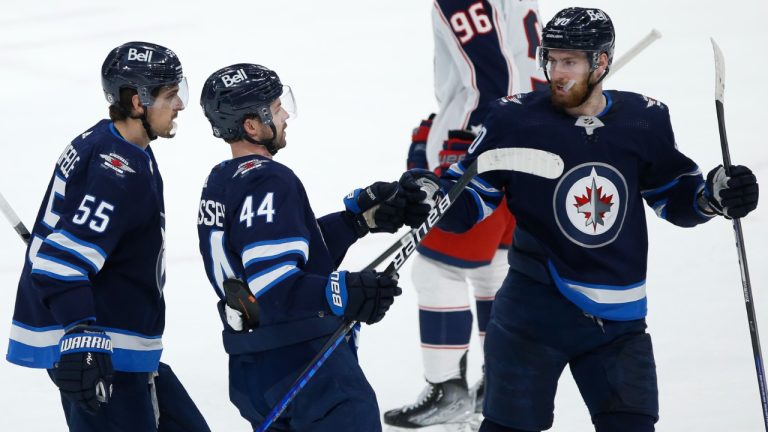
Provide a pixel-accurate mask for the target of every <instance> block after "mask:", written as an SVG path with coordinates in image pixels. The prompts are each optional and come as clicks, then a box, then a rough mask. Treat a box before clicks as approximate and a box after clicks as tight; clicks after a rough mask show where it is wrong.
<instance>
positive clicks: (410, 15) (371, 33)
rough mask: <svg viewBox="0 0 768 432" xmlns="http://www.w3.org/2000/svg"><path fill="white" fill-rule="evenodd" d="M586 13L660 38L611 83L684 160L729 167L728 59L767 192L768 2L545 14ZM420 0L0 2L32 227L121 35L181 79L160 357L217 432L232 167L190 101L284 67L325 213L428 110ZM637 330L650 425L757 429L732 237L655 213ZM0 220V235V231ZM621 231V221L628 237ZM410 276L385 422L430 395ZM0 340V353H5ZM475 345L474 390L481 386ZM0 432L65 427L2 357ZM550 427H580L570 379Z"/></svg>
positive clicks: (28, 374)
mask: <svg viewBox="0 0 768 432" xmlns="http://www.w3.org/2000/svg"><path fill="white" fill-rule="evenodd" d="M574 4H576V5H581V6H597V7H601V8H603V9H604V10H605V11H606V12H608V14H609V15H610V16H611V17H612V18H613V20H614V22H615V25H616V27H617V29H618V41H617V53H618V54H620V53H621V52H623V51H624V50H626V49H627V48H628V47H629V46H630V45H631V44H633V43H634V42H635V41H636V40H639V39H640V38H642V37H643V36H644V35H645V34H647V32H648V31H650V29H651V28H653V27H655V28H658V29H659V30H660V31H661V32H662V33H663V34H664V37H663V38H662V39H661V40H660V41H658V42H656V43H655V44H653V45H652V46H651V47H650V48H648V49H647V50H646V51H645V52H643V53H642V54H641V55H640V56H639V57H637V58H636V59H635V60H634V61H633V62H632V63H630V64H629V65H627V66H626V68H625V69H624V70H622V71H621V72H620V73H619V74H618V75H617V76H616V77H614V78H612V80H611V81H610V82H609V83H608V84H607V88H618V89H622V90H631V91H636V92H639V93H643V94H646V95H649V96H651V97H654V98H657V99H659V100H661V101H663V102H665V103H667V104H668V105H669V106H670V107H671V113H672V121H673V125H674V127H675V131H676V134H677V141H678V144H679V146H680V148H681V149H682V150H683V151H684V152H685V153H686V154H688V155H689V156H691V157H692V158H693V159H694V160H696V161H697V162H698V163H699V164H700V166H701V167H702V169H703V170H705V172H706V171H707V170H709V169H710V168H711V167H712V166H714V165H715V164H717V163H719V161H720V160H721V156H720V146H719V141H718V136H717V125H716V119H715V110H714V103H713V101H714V65H713V55H712V48H711V46H710V43H709V37H710V36H712V37H714V38H715V39H716V40H717V41H718V43H719V44H720V46H721V47H722V49H723V51H724V52H725V56H726V70H727V77H726V91H725V100H726V106H725V108H726V109H725V111H726V118H727V122H728V132H729V138H730V143H731V153H732V158H733V161H734V162H735V163H741V164H748V165H749V166H750V167H751V168H753V169H754V170H755V171H756V173H757V175H758V177H759V178H760V179H762V181H763V182H766V179H768V148H766V145H767V144H768V143H766V141H767V140H766V138H765V133H764V131H765V128H766V124H765V123H764V122H765V102H766V100H768V90H766V85H765V76H766V73H767V72H768V60H766V55H765V52H764V48H765V42H766V41H768V26H766V24H765V17H766V16H768V4H767V3H766V2H764V1H760V0H744V1H740V2H730V3H729V2H715V1H712V0H707V1H693V0H677V1H674V2H672V1H661V0H648V1H644V2H629V1H622V2H617V1H608V0H595V1H593V2H589V3H587V2H583V1H575V2H566V1H562V0H542V2H541V13H542V17H543V19H544V20H547V19H548V18H549V17H551V16H552V15H553V14H554V13H555V12H556V11H557V10H559V9H561V8H563V7H566V6H571V5H574ZM430 7H431V5H430V2H427V1H424V0H421V1H417V0H391V1H379V2H374V1H370V0H362V1H336V0H332V1H328V2H317V1H309V0H303V1H299V0H295V1H269V2H268V1H261V0H259V1H248V2H246V1H237V0H231V1H227V2H181V1H151V2H150V1H145V0H139V1H131V2H122V3H117V2H104V1H86V0H70V1H66V2H61V1H50V0H45V1H42V0H41V1H33V2H21V1H15V0H14V1H12V0H7V1H4V2H3V4H2V6H0V11H1V12H0V94H1V95H2V98H0V134H1V136H2V137H3V143H2V147H1V148H2V157H0V190H1V191H2V193H3V194H4V195H5V196H6V197H7V199H8V200H9V202H10V203H11V204H12V205H13V206H14V208H15V209H16V211H17V212H18V214H19V215H20V216H21V218H22V220H23V221H25V222H26V223H27V224H31V222H32V221H33V219H34V217H35V215H36V214H37V211H38V207H39V204H40V199H41V197H42V194H43V192H44V190H45V187H46V185H47V182H48V181H49V177H50V174H51V169H52V167H53V164H54V163H55V161H56V159H57V158H58V156H59V153H60V152H61V150H62V149H63V147H64V146H65V145H66V143H67V142H69V140H71V139H72V137H74V136H75V135H76V134H78V133H80V132H82V131H84V130H85V129H86V128H88V127H90V126H91V125H92V124H94V123H95V122H96V121H97V120H98V119H100V118H103V117H105V116H106V103H105V101H104V99H103V96H102V93H101V89H100V82H99V74H98V71H99V68H100V66H101V62H102V61H103V59H104V56H105V55H106V53H107V52H108V51H109V50H110V49H111V48H113V47H115V46H117V45H119V44H121V43H124V42H127V41H129V40H147V41H152V42H156V43H160V44H163V45H166V46H168V47H171V48H172V49H173V50H175V51H176V53H177V54H178V55H179V56H180V58H181V60H182V62H183V64H184V70H185V74H186V75H187V76H188V79H189V82H190V86H191V104H190V107H189V108H188V109H187V110H186V111H185V112H183V113H182V114H181V116H180V118H179V124H180V131H179V135H178V136H177V138H176V139H174V140H172V141H166V140H159V141H158V142H156V143H155V144H153V148H154V150H155V153H156V155H157V158H158V161H159V163H160V167H161V169H162V173H163V176H164V179H165V190H166V212H167V244H168V283H167V285H166V290H165V293H166V296H167V304H168V314H167V328H166V334H165V347H166V349H165V352H164V354H163V359H164V360H165V361H166V362H168V363H170V364H171V365H172V366H173V368H174V370H175V371H176V372H177V374H178V375H179V376H180V377H181V379H182V380H183V382H184V384H185V385H186V387H187V389H188V390H189V392H190V393H191V395H192V397H193V398H194V399H195V400H196V401H197V403H198V405H199V407H200V409H201V410H202V412H203V413H204V414H205V416H206V417H207V419H208V421H209V423H210V425H211V427H212V428H213V430H214V431H245V430H248V426H247V424H246V423H245V422H244V421H243V420H242V419H241V418H240V416H239V414H238V412H237V410H236V409H235V408H234V407H233V406H232V405H231V404H230V402H229V400H228V396H227V384H226V376H227V371H226V356H225V354H224V352H223V349H222V347H221V342H220V333H219V332H220V323H219V320H218V317H217V315H216V312H215V308H214V302H215V296H214V294H213V291H212V289H211V288H210V286H209V285H208V282H207V280H206V278H205V275H204V272H203V268H202V266H201V260H200V258H199V255H198V253H197V236H196V231H195V218H196V214H197V204H198V198H199V194H200V188H201V186H202V183H203V179H204V178H205V176H206V174H207V172H208V171H209V169H210V167H211V166H212V165H213V164H214V163H216V162H218V161H219V160H222V159H225V158H227V157H228V149H227V146H226V145H225V144H224V143H223V142H221V141H217V140H216V139H214V137H213V136H212V135H211V133H210V128H209V126H208V124H207V122H206V120H205V119H204V117H203V115H202V113H201V110H200V108H199V105H198V103H197V100H198V97H199V93H200V89H201V86H202V82H203V80H204V79H205V78H206V77H207V76H208V74H210V73H211V72H212V71H214V70H216V69H218V68H220V67H222V66H225V65H229V64H232V63H235V62H255V63H261V64H264V65H267V66H269V67H271V68H273V69H276V70H277V71H278V72H279V74H280V76H281V78H282V79H283V81H284V82H285V83H286V84H290V85H291V86H292V87H293V89H294V93H295V94H296V96H297V99H298V104H299V113H300V115H299V117H298V119H296V120H295V121H293V122H291V124H290V127H289V129H288V137H289V146H288V148H286V149H285V150H283V151H282V152H281V153H280V155H279V156H278V160H279V161H281V162H282V163H285V164H287V165H288V166H289V167H291V168H293V169H294V170H295V171H296V173H297V174H298V175H299V176H300V178H302V180H303V181H304V183H305V185H306V187H307V191H308V193H309V197H310V199H311V201H312V203H313V207H314V210H315V212H316V213H317V214H325V213H328V212H331V211H336V210H338V209H340V208H341V199H342V197H343V195H344V194H346V193H347V192H348V191H349V190H351V189H353V188H354V187H357V186H362V185H365V184H368V183H370V182H372V181H375V180H380V179H394V178H396V177H398V176H399V173H400V172H401V171H402V170H403V168H404V165H405V162H404V159H405V153H406V150H407V145H408V142H409V136H410V132H411V128H412V127H414V126H415V125H417V124H418V123H417V122H418V121H419V120H420V119H421V118H422V117H423V116H425V115H427V114H428V113H429V112H430V110H434V109H435V106H436V103H435V101H434V97H433V92H432V36H431V29H430V19H429V11H430ZM648 220H649V231H650V256H649V271H648V292H649V294H648V296H649V305H650V314H649V316H648V323H649V326H650V332H651V334H652V335H653V338H654V344H655V352H656V362H657V366H658V375H659V390H660V399H661V420H660V421H659V423H658V425H657V430H659V431H667V432H668V431H681V430H696V431H729V432H736V431H743V432H752V431H758V430H761V428H762V424H763V420H762V417H761V411H760V399H759V395H758V391H757V384H756V378H755V368H754V362H753V356H752V350H751V347H750V339H749V331H748V327H747V320H746V314H745V310H744V300H743V296H742V294H741V282H740V278H739V267H738V264H737V261H736V251H735V248H734V242H733V234H732V232H731V231H732V230H731V224H730V222H728V221H725V220H716V221H713V222H711V223H709V224H707V225H705V226H701V227H698V228H696V229H681V228H677V227H674V226H672V225H670V224H668V223H665V222H663V221H662V220H660V219H658V218H656V217H655V216H654V215H653V213H652V212H651V211H648ZM767 222H768V206H766V205H765V204H764V203H763V204H762V205H761V206H760V208H758V210H757V211H755V212H754V213H753V214H752V215H750V217H749V218H748V219H746V220H744V232H745V236H746V247H747V252H748V257H749V263H750V264H751V276H752V282H753V291H754V293H755V303H756V304H755V306H756V309H757V313H758V322H759V323H761V324H763V325H764V327H763V330H764V332H768V300H767V299H768V294H767V293H765V289H766V286H767V285H768V246H766V241H768V223H767ZM3 223H4V222H0V225H2V224H3ZM626 229H631V227H626ZM393 240H394V237H391V236H386V235H377V236H369V237H368V238H365V239H364V240H363V241H361V242H360V243H359V244H358V245H356V246H355V248H354V249H352V250H351V252H350V253H349V255H348V257H347V260H346V261H345V263H344V265H343V266H342V267H343V268H347V269H357V268H360V267H362V266H364V265H365V264H366V263H367V262H368V261H369V260H371V259H372V258H373V257H375V256H376V255H377V254H378V252H379V251H381V250H383V249H384V248H385V247H386V246H388V245H389V244H390V242H392V241H393ZM0 244H1V245H2V247H0V280H1V281H2V283H3V286H4V287H3V289H2V290H1V291H0V341H5V340H7V336H8V330H9V324H10V320H11V314H12V310H13V304H14V296H15V291H16V284H17V280H18V274H19V271H20V268H21V265H22V263H23V259H24V257H23V247H22V244H21V242H20V241H19V239H18V238H17V237H16V234H15V233H14V232H13V231H12V230H11V228H10V226H8V227H5V228H3V227H2V226H0ZM409 279H410V278H409V267H408V265H406V267H405V268H404V270H403V272H402V276H401V280H402V281H403V283H402V285H403V287H404V290H405V292H404V294H403V296H402V297H401V298H400V299H399V301H398V302H397V303H396V304H395V305H394V306H393V308H392V310H391V312H390V313H389V315H388V316H387V319H385V320H384V321H383V322H382V323H380V324H378V325H376V326H373V327H369V328H365V329H364V332H363V341H362V342H363V344H362V346H361V350H360V357H361V363H362V365H363V368H364V369H365V372H366V374H367V376H368V377H369V379H370V381H371V384H372V385H373V387H374V388H375V390H376V392H377V394H378V397H379V402H380V406H381V409H382V411H384V410H386V409H389V408H393V407H396V406H399V405H401V404H404V403H407V402H412V400H413V399H414V398H415V397H416V395H417V394H418V393H419V391H420V390H421V388H422V385H423V381H422V378H421V374H422V367H421V359H420V354H419V349H418V330H417V308H416V304H415V294H414V293H413V291H412V289H411V286H410V282H409ZM2 344H5V342H2ZM479 359H480V358H479V352H478V348H477V346H476V345H473V346H472V351H471V355H470V369H471V370H470V381H474V380H475V379H476V378H477V377H478V376H479V365H480V360H479ZM0 430H3V431H13V432H16V431H25V432H32V431H46V432H48V431H63V430H65V426H64V417H63V415H62V411H61V408H60V406H59V402H58V394H57V392H56V391H55V389H54V387H53V386H52V384H51V383H50V381H49V379H48V377H47V376H46V374H45V373H44V372H42V371H39V370H31V369H24V368H20V367H16V366H13V365H11V364H9V363H7V362H5V361H0ZM553 430H555V431H589V430H592V429H591V425H590V421H589V417H588V415H587V412H586V409H585V407H584V404H583V402H582V401H581V398H580V396H579V394H578V390H577V389H576V386H575V385H574V384H573V381H572V379H571V377H570V376H569V374H568V372H567V371H566V372H565V373H564V375H563V377H562V379H561V381H560V389H559V393H558V396H557V400H556V408H555V424H554V427H553Z"/></svg>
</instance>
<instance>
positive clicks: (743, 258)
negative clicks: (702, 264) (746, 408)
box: [710, 39, 768, 432]
mask: <svg viewBox="0 0 768 432" xmlns="http://www.w3.org/2000/svg"><path fill="white" fill-rule="evenodd" d="M710 40H711V41H712V49H714V51H715V109H716V111H717V129H718V131H719V132H720V148H721V150H722V152H723V166H724V167H725V173H726V175H728V176H730V171H731V153H730V150H728V137H727V136H726V134H725V114H724V110H723V109H724V108H723V107H724V104H725V100H724V98H723V93H724V91H725V59H724V57H723V52H722V51H721V50H720V47H719V46H717V43H716V42H715V40H714V39H710ZM732 222H733V233H734V235H735V236H736V250H737V252H738V256H739V268H740V269H741V286H742V289H743V291H744V305H745V306H746V307H747V320H748V322H749V337H750V339H752V353H753V354H754V356H755V370H756V372H757V386H758V387H759V389H760V403H761V404H762V408H763V423H764V425H765V430H766V431H767V432H768V401H766V385H765V368H764V367H763V353H762V349H761V348H760V335H759V334H758V332H757V317H756V316H755V304H754V302H753V299H752V284H751V282H750V281H749V268H748V267H747V250H746V248H745V247H744V233H743V232H742V229H741V219H738V218H734V219H732Z"/></svg>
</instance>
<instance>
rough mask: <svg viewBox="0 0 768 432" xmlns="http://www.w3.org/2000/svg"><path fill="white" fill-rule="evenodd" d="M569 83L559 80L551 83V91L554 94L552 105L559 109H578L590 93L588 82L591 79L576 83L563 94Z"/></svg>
mask: <svg viewBox="0 0 768 432" xmlns="http://www.w3.org/2000/svg"><path fill="white" fill-rule="evenodd" d="M569 81H570V80H568V81H566V80H558V81H552V82H550V83H549V89H550V91H551V93H552V105H554V106H555V107H557V108H561V109H566V108H576V107H577V106H579V105H581V104H582V103H584V101H585V100H586V99H587V92H588V91H589V88H588V85H587V82H588V81H589V78H587V79H581V80H578V81H575V84H573V86H572V87H571V88H570V89H568V91H566V92H565V93H563V90H562V89H563V88H567V87H568V83H569Z"/></svg>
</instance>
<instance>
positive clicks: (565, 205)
mask: <svg viewBox="0 0 768 432" xmlns="http://www.w3.org/2000/svg"><path fill="white" fill-rule="evenodd" d="M627 197H628V188H627V181H626V180H625V179H624V176H623V175H622V174H621V173H620V172H619V171H618V170H617V169H616V168H614V167H612V166H611V165H608V164H605V163H602V162H588V163H585V164H582V165H579V166H577V167H575V168H573V169H571V170H570V171H568V172H567V173H566V174H565V175H563V177H562V178H561V179H560V182H559V183H558V184H557V187H556V188H555V194H554V202H553V207H554V212H555V221H556V222H557V226H558V227H559V228H560V231H561V232H562V233H563V235H564V236H566V237H567V238H568V239H569V240H570V241H572V242H574V243H576V244H577V245H579V246H582V247H586V248H596V247H601V246H605V245H607V244H610V243H611V242H613V241H614V240H616V237H618V235H619V232H620V231H621V228H622V225H623V223H624V217H625V216H626V214H627V204H626V203H627Z"/></svg>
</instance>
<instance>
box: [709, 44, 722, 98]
mask: <svg viewBox="0 0 768 432" xmlns="http://www.w3.org/2000/svg"><path fill="white" fill-rule="evenodd" d="M709 40H710V41H712V49H713V50H714V51H715V100H718V101H720V103H724V93H725V57H723V51H722V50H721V49H720V46H718V45H717V42H715V39H714V38H709Z"/></svg>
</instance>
